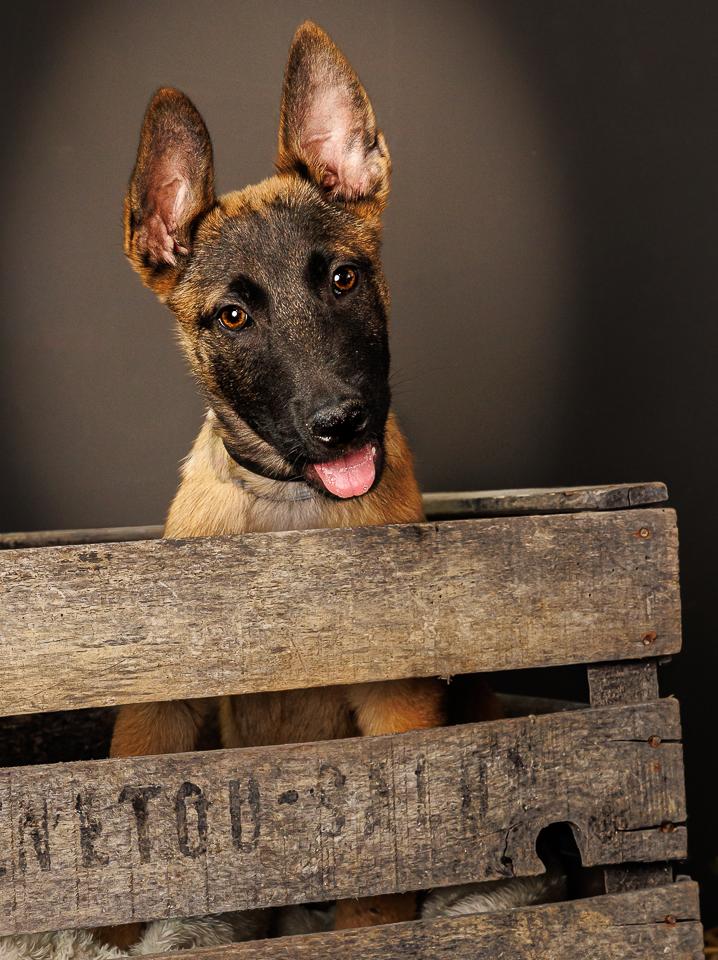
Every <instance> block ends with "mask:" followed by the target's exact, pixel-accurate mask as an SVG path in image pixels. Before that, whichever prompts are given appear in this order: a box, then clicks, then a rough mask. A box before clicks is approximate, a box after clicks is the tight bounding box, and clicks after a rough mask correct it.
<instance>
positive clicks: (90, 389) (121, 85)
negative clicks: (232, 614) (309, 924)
mask: <svg viewBox="0 0 718 960" xmlns="http://www.w3.org/2000/svg"><path fill="white" fill-rule="evenodd" d="M305 16H311V17H313V18H314V19H316V20H317V21H318V22H319V23H321V24H322V25H323V26H325V27H326V28H327V29H328V30H329V31H330V32H331V33H332V34H333V35H334V37H335V39H336V40H337V41H338V42H339V44H340V45H341V46H342V47H343V48H344V50H345V51H346V53H347V54H348V55H349V57H350V58H351V59H352V60H353V61H354V63H355V65H356V66H357V68H358V70H359V72H360V74H361V76H362V78H363V79H364V81H365V83H366V85H367V87H368V89H369V92H370V94H371V95H372V97H373V100H374V103H375V107H376V109H377V113H378V115H379V119H380V122H381V124H382V126H383V127H384V129H385V131H386V133H387V137H388V140H389V144H390V147H391V150H392V154H393V158H394V162H395V179H394V194H393V201H392V204H391V209H390V211H389V214H388V219H387V231H386V266H387V272H388V276H389V280H390V283H391V286H392V291H393V298H394V310H393V316H394V320H393V344H394V369H395V381H396V388H395V393H396V402H397V406H398V409H399V411H400V413H401V416H402V420H403V422H404V425H405V427H406V429H407V431H408V433H409V435H410V437H411V439H412V442H413V445H414V448H415V451H416V454H417V459H418V468H419V473H420V477H421V480H422V482H423V484H424V486H425V487H427V488H433V489H458V488H480V487H491V486H499V487H509V486H533V485H545V484H553V483H583V482H603V481H620V480H641V479H651V480H652V479H662V480H666V481H667V482H668V484H669V486H670V488H671V491H672V494H673V502H674V503H675V504H676V506H677V507H678V509H679V511H680V522H681V531H682V560H683V570H684V603H685V627H686V653H685V654H684V656H683V657H682V658H680V660H679V662H677V663H676V664H674V665H673V666H672V667H671V668H669V671H667V682H666V683H665V684H664V687H665V689H666V692H673V691H674V692H677V693H678V694H679V695H680V697H681V699H682V702H683V706H684V714H685V716H686V719H687V737H688V761H689V794H690V795H689V808H690V809H691V810H692V818H693V819H692V822H691V825H690V826H691V837H692V843H693V849H694V857H693V861H692V864H691V869H692V871H693V873H694V874H695V875H696V876H698V878H699V879H700V880H701V881H702V882H703V884H704V900H705V906H706V919H707V920H708V921H710V922H716V921H718V903H717V902H716V900H717V896H716V895H717V894H718V859H717V858H718V824H717V823H716V819H715V813H714V811H715V794H713V795H711V792H710V791H715V789H716V787H715V785H714V782H713V777H712V776H710V775H709V771H710V772H712V771H713V770H714V769H715V762H716V749H715V737H716V733H718V729H717V727H718V725H717V724H716V721H715V708H714V697H715V689H714V688H715V679H714V678H715V672H716V666H718V655H717V654H716V652H715V643H716V641H715V634H716V629H715V625H714V621H713V615H714V610H713V604H714V600H715V598H714V593H715V590H714V588H713V577H714V576H715V571H714V562H713V553H714V548H713V543H714V541H715V539H716V536H717V535H718V518H717V516H716V511H715V506H714V500H715V495H714V474H715V468H716V444H715V440H714V425H713V413H714V410H715V406H716V399H717V397H718V385H717V383H716V377H715V372H714V369H715V362H716V346H717V345H718V335H717V333H716V306H717V302H716V301H717V299H718V297H717V294H716V275H717V273H718V270H717V268H718V241H717V238H716V227H715V221H716V211H717V208H718V187H717V183H718V163H717V160H718V158H717V156H716V154H717V152H718V150H717V148H718V111H717V109H716V104H717V101H718V58H717V57H716V49H717V48H718V5H717V4H715V3H713V2H711V0H704V2H686V0H680V2H679V0H674V2H669V0H603V2H601V3H598V4H596V3H588V2H584V3H582V2H576V0H542V2H540V3H538V2H534V0H483V2H474V3H460V2H442V3H428V2H419V0H415V2H410V0H402V2H366V0H355V2H353V3H348V2H344V3H342V2H339V3H338V2H327V0H314V2H311V3H308V2H294V3H290V2H287V0H283V2H274V3H267V2H249V0H226V2H225V0H211V2H197V0H195V2H188V0H172V2H170V0H158V2H148V3H140V2H125V3H118V2H106V0H102V2H101V0H94V2H81V0H74V2H65V3H62V4H55V3H42V2H37V0H33V2H24V3H20V2H17V3H16V4H15V5H14V7H13V8H11V9H10V10H9V11H8V12H6V13H5V14H4V17H5V20H4V23H3V40H2V42H3V47H4V49H3V51H2V67H1V69H2V72H3V83H2V86H1V87H0V89H1V91H2V92H1V94H0V95H1V96H2V105H3V128H2V133H3V149H2V155H1V159H0V169H1V173H2V177H1V178H0V184H1V189H2V211H3V216H2V236H1V239H0V257H1V260H0V263H1V277H2V281H1V283H2V285H1V287H0V298H1V300H0V302H1V304H2V314H1V320H0V343H1V345H2V379H1V381H0V398H1V402H2V427H3V429H2V434H1V435H0V458H1V459H2V484H3V489H2V491H0V510H1V511H2V513H1V515H0V527H1V528H2V529H5V530H11V529H33V528H35V529H36V528H48V527H71V526H93V525H97V526H105V525H112V524H131V523H149V522H158V521H160V520H161V518H162V515H163V513H164V510H165V508H166V505H167V503H168V501H169V499H170V497H171V495H172V492H173V489H174V487H175V484H176V475H177V465H178V462H179V460H180V458H181V457H182V456H183V455H184V454H185V452H186V451H187V448H188V446H189V443H190V441H191V439H192V437H193V436H194V434H195V432H196V431H197V428H198V426H199V423H200V418H201V413H202V411H201V407H200V404H199V402H198V401H197V399H196V398H195V394H194V390H193V387H192V384H191V382H190V380H189V378H188V376H187V374H186V372H185V369H184V365H183V362H182V360H181V359H180V357H179V355H178V352H177V350H176V348H175V346H174V343H173V334H172V324H171V319H170V317H169V315H168V314H167V313H166V312H165V311H164V309H163V308H162V307H161V306H159V305H158V304H157V303H156V302H155V301H154V300H153V299H152V297H151V295H150V294H149V292H147V291H145V290H143V289H142V288H141V286H140V284H139V281H138V280H137V279H136V278H135V277H134V276H132V274H131V273H130V271H129V269H128V267H127V266H126V265H125V263H124V262H123V258H122V253H121V237H120V209H121V199H122V194H123V189H124V186H125V182H126V178H127V176H128V174H129V171H130V168H131V166H132V162H133V157H134V150H135V146H136V141H137V135H138V130H139V123H140V119H141V116H142V112H143V109H144V106H145V104H146V101H147V99H148V97H149V95H150V93H151V91H152V90H153V88H155V87H156V86H158V85H160V84H165V83H169V84H174V85H177V86H179V87H181V88H183V89H185V90H186V91H187V92H188V93H189V94H190V95H191V96H192V98H193V99H194V100H195V102H196V103H197V105H198V106H199V108H200V110H201V111H202V113H203V114H204V116H205V119H206V121H207V123H208V126H209V128H210V131H211V132H212V134H213V137H214V142H215V150H216V156H217V164H218V182H219V188H220V189H222V190H226V189H232V188H235V187H239V186H242V185H244V184H245V183H247V182H250V181H254V180H257V179H260V178H261V177H263V176H266V175H268V174H269V173H270V172H271V161H272V157H273V148H274V139H275V130H276V123H277V113H278V102H279V90H280V80H281V74H282V69H283V65H284V59H285V56H286V50H287V45H288V43H289V40H290V38H291V35H292V32H293V29H294V27H295V26H296V25H297V23H298V22H299V21H300V20H302V19H303V18H304V17H305Z"/></svg>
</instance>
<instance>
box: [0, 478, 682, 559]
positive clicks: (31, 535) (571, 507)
mask: <svg viewBox="0 0 718 960" xmlns="http://www.w3.org/2000/svg"><path fill="white" fill-rule="evenodd" d="M667 499H668V490H667V489H666V486H665V484H663V483H615V484H608V485H605V486H600V487H546V488H537V489H524V490H483V491H482V490H475V491H465V492H457V493H425V494H424V495H423V500H424V512H425V513H426V515H427V517H428V518H429V519H432V518H438V517H453V518H455V519H458V518H459V517H477V516H482V517H487V516H493V517H498V516H504V515H507V514H509V515H512V514H532V513H562V512H575V511H582V510H619V509H625V508H627V507H638V506H642V505H645V504H648V503H663V502H664V501H666V500H667ZM161 536H162V526H161V525H160V524H150V525H147V526H144V527H96V528H94V529H87V530H32V531H29V532H17V533H0V550H2V549H6V550H7V549H15V548H17V547H55V546H66V545H68V544H81V543H85V544H87V543H118V542H120V541H129V540H156V539H157V538H158V537H161Z"/></svg>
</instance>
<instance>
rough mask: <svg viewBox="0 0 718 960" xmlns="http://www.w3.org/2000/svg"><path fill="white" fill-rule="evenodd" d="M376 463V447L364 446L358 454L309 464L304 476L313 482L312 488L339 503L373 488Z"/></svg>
mask: <svg viewBox="0 0 718 960" xmlns="http://www.w3.org/2000/svg"><path fill="white" fill-rule="evenodd" d="M378 459H379V451H378V448H377V446H376V444H373V443H365V444H364V446H363V447H359V449H358V450H352V451H351V452H350V453H345V454H344V455H343V456H341V457H337V458H336V460H326V461H325V462H324V463H312V464H310V465H309V466H308V467H307V470H306V476H307V479H309V480H312V481H314V483H315V485H318V486H320V487H322V488H323V489H324V490H326V491H327V492H328V493H331V494H333V496H335V497H339V498H340V499H341V500H348V499H349V498H350V497H361V496H362V494H364V493H367V492H368V491H369V490H371V488H372V486H373V485H374V481H375V480H376V474H377V463H378Z"/></svg>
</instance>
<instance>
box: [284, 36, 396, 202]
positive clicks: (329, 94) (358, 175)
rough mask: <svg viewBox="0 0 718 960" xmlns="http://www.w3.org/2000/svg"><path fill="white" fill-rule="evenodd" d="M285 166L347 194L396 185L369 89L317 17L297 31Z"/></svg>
mask: <svg viewBox="0 0 718 960" xmlns="http://www.w3.org/2000/svg"><path fill="white" fill-rule="evenodd" d="M276 166H277V170H278V171H279V172H280V173H291V172H294V173H297V174H299V175H301V176H305V177H310V178H311V179H312V180H314V181H315V182H316V183H317V184H319V186H321V187H322V189H323V190H325V191H326V192H327V194H328V195H330V196H332V197H334V198H337V199H340V200H354V201H357V200H359V201H360V200H371V201H373V202H374V203H375V204H377V205H378V208H379V211H381V209H382V208H383V206H384V203H385V202H386V197H387V194H388V192H389V176H390V173H391V161H390V159H389V151H388V150H387V147H386V142H385V141H384V137H383V135H382V133H381V131H379V130H377V126H376V118H375V117H374V110H373V109H372V105H371V102H370V101H369V97H368V96H367V94H366V91H365V90H364V87H363V86H362V85H361V83H360V82H359V78H358V77H357V75H356V73H355V72H354V70H353V69H352V67H351V65H350V64H349V62H348V61H347V59H346V58H345V57H344V54H343V53H342V52H341V51H340V50H339V49H338V47H336V46H335V44H334V43H333V42H332V40H331V39H330V38H329V37H328V36H327V34H326V33H325V32H324V31H323V30H322V29H321V28H320V27H318V26H317V25H316V24H314V23H312V22H311V21H306V22H305V23H303V24H302V25H301V26H300V27H299V29H298V30H297V32H296V33H295V35H294V39H293V40H292V45H291V47H290V50H289V60H288V62H287V69H286V73H285V76H284V92H283V95H282V108H281V114H280V121H279V153H278V156H277V161H276Z"/></svg>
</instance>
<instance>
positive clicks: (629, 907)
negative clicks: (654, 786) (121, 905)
mask: <svg viewBox="0 0 718 960" xmlns="http://www.w3.org/2000/svg"><path fill="white" fill-rule="evenodd" d="M157 956H158V955H157V954H154V955H153V956H148V958H147V960H155V958H157ZM182 957H183V960H184V958H186V960H303V958H308V960H388V958H391V960H509V958H510V960H576V958H577V957H590V958H591V960H656V958H657V957H664V958H666V960H703V929H702V927H701V922H700V913H699V908H698V886H697V884H695V883H689V882H684V883H672V884H670V885H669V886H665V887H657V888H655V889H651V890H636V891H632V892H630V893H622V894H613V895H609V896H604V897H591V898H590V899H586V900H574V901H569V902H566V903H552V904H546V905H544V906H540V907H523V908H521V909H519V910H511V911H505V912H502V913H487V914H472V915H470V916H466V917H457V918H451V919H442V920H430V921H416V922H414V923H396V924H391V925H389V926H380V927H369V928H368V929H367V928H364V929H361V930H342V931H337V932H335V933H320V934H310V935H309V936H303V937H283V938H282V939H279V940H260V941H255V942H253V943H235V944H231V945H230V946H226V947H208V948H206V949H203V950H192V951H190V952H188V953H183V954H182Z"/></svg>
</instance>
